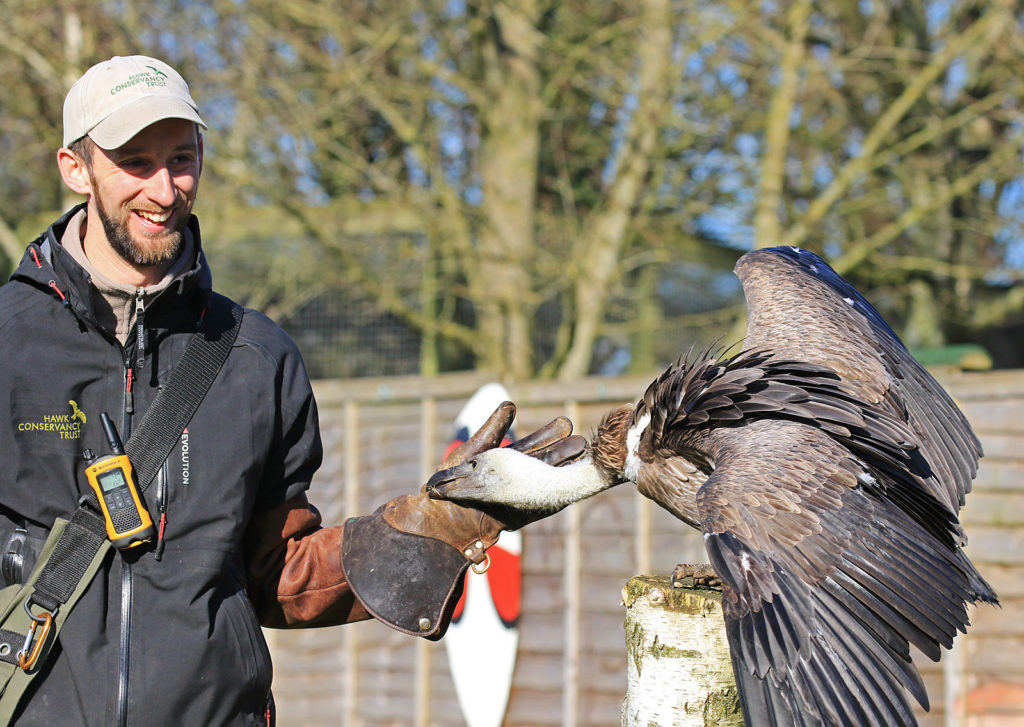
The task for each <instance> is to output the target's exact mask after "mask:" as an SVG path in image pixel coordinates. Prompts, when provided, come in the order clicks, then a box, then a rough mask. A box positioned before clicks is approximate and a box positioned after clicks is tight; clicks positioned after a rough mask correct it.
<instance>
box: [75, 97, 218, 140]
mask: <svg viewBox="0 0 1024 727" xmlns="http://www.w3.org/2000/svg"><path fill="white" fill-rule="evenodd" d="M164 119H185V120H186V121H194V122H195V123H197V124H199V125H200V126H201V127H202V128H204V129H205V128H207V127H206V122H205V121H203V119H202V118H201V117H200V116H199V112H198V111H196V110H195V109H194V108H193V107H192V106H191V105H189V103H188V102H186V101H184V100H182V99H177V98H173V97H170V98H169V97H167V96H144V97H143V98H140V99H136V100H135V101H132V102H131V103H129V104H126V105H124V106H122V107H121V108H119V109H117V110H116V111H115V112H114V113H112V114H111V115H110V116H108V117H107V118H105V119H103V121H101V122H100V123H98V124H96V126H94V127H93V128H92V129H90V131H89V138H90V139H92V140H93V142H95V143H96V145H97V146H98V147H100V148H101V149H117V148H118V147H120V146H123V145H125V144H127V143H128V142H129V141H131V139H132V138H133V137H134V136H135V135H136V134H138V133H139V132H140V131H142V130H143V129H145V128H146V127H147V126H151V125H153V124H155V123H156V122H157V121H163V120H164Z"/></svg>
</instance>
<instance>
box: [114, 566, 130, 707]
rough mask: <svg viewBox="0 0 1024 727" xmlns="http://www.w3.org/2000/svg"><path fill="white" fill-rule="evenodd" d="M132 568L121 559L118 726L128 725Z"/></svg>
mask: <svg viewBox="0 0 1024 727" xmlns="http://www.w3.org/2000/svg"><path fill="white" fill-rule="evenodd" d="M131 630H132V567H131V564H130V563H129V562H128V561H126V560H125V559H124V558H122V559H121V648H120V654H121V656H120V668H119V670H118V678H117V724H118V727H127V725H128V669H129V666H130V664H131V648H130V647H131Z"/></svg>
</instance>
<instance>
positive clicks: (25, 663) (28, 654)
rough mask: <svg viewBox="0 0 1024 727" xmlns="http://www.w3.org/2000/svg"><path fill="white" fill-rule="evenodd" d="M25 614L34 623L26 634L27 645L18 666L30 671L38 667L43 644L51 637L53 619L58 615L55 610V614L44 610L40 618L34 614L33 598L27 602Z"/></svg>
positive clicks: (23, 649)
mask: <svg viewBox="0 0 1024 727" xmlns="http://www.w3.org/2000/svg"><path fill="white" fill-rule="evenodd" d="M25 613H27V614H28V617H29V618H30V619H32V623H31V624H29V627H28V631H27V632H25V645H24V646H22V647H21V651H19V652H18V666H20V667H21V668H22V669H23V670H25V671H29V670H31V669H32V668H33V667H34V666H35V665H36V660H37V659H38V658H39V653H40V652H41V651H42V650H43V644H45V643H46V638H47V637H48V636H49V635H50V629H51V628H52V627H53V617H54V616H56V615H57V614H56V609H54V613H50V612H49V611H45V610H44V611H43V612H42V614H40V615H38V616H37V615H36V614H34V613H32V599H31V598H29V599H28V600H26V601H25ZM40 626H42V628H40ZM33 641H34V642H35V643H33ZM29 647H31V650H30V649H29Z"/></svg>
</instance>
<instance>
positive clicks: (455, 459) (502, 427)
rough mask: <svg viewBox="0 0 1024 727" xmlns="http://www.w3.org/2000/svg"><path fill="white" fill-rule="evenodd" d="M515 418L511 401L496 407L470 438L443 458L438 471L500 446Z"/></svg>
mask: <svg viewBox="0 0 1024 727" xmlns="http://www.w3.org/2000/svg"><path fill="white" fill-rule="evenodd" d="M515 418H516V405H515V404H513V403H512V402H511V401H505V402H502V403H501V404H499V405H498V408H497V409H495V410H494V411H493V412H491V415H490V416H489V417H487V421H485V422H484V423H483V425H482V426H481V427H480V428H479V429H477V430H476V432H475V433H474V434H473V436H472V437H470V438H469V439H468V440H467V441H465V442H463V443H462V444H460V445H459V446H458V447H456V448H455V449H454V450H453V451H452V453H451V454H449V455H448V456H447V457H445V459H444V462H442V463H441V466H440V467H438V468H437V469H438V470H443V469H447V468H449V467H454V466H455V465H459V464H462V463H463V462H465V461H466V460H467V459H469V458H470V457H472V456H473V455H475V454H479V453H480V452H483V451H485V450H488V449H494V448H495V447H497V446H499V445H501V440H502V439H503V438H504V437H505V433H506V432H507V431H508V428H509V427H511V426H512V420H513V419H515Z"/></svg>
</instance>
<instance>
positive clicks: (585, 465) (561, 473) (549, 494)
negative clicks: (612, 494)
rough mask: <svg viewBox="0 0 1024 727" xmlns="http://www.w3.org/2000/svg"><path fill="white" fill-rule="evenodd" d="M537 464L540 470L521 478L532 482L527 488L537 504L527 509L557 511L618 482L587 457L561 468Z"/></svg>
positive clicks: (537, 468)
mask: <svg viewBox="0 0 1024 727" xmlns="http://www.w3.org/2000/svg"><path fill="white" fill-rule="evenodd" d="M531 462H536V460H531ZM537 464H540V465H541V466H539V467H535V468H533V469H534V471H530V472H524V473H522V474H524V475H526V477H528V478H530V479H531V480H532V482H531V483H530V488H531V490H532V491H533V492H534V493H535V494H534V497H535V498H537V502H534V503H529V504H528V506H532V507H537V506H540V508H541V509H561V508H563V507H565V506H567V505H571V504H572V503H574V502H579V501H580V500H585V499H586V498H588V497H591V496H593V495H596V494H597V493H599V492H602V491H603V490H607V489H608V488H609V487H612V486H614V485H617V484H619V483H620V482H621V480H620V479H618V478H616V477H613V476H610V473H608V472H607V471H606V470H604V469H603V468H601V467H599V466H597V465H596V464H595V463H594V460H593V458H592V456H590V455H588V456H586V457H584V458H583V459H581V460H579V461H577V462H573V463H571V464H567V465H562V466H561V467H549V466H547V465H542V464H541V463H537ZM524 504H527V503H524Z"/></svg>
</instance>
